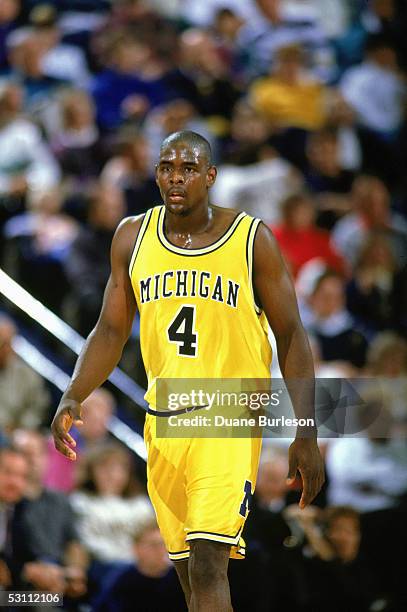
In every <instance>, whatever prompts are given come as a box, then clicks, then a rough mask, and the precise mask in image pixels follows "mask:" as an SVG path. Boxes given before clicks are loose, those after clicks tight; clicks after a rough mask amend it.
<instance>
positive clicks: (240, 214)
mask: <svg viewBox="0 0 407 612" xmlns="http://www.w3.org/2000/svg"><path fill="white" fill-rule="evenodd" d="M211 206H212V208H213V209H214V210H215V213H216V216H217V218H218V223H219V224H224V225H226V226H230V225H232V224H233V222H234V221H235V220H236V219H237V218H247V219H253V217H251V216H250V215H249V214H248V213H247V212H245V211H244V210H238V209H236V208H225V207H223V206H216V205H215V204H211Z"/></svg>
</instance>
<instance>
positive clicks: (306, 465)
mask: <svg viewBox="0 0 407 612" xmlns="http://www.w3.org/2000/svg"><path fill="white" fill-rule="evenodd" d="M297 471H298V472H299V473H300V474H301V478H302V495H301V499H300V503H299V506H300V508H305V507H306V506H308V504H310V503H311V502H312V500H313V499H314V498H315V497H316V496H317V495H318V493H319V492H320V490H321V488H322V485H323V484H324V481H325V470H324V462H323V459H322V457H321V453H320V452H319V448H318V444H317V441H316V438H296V439H295V440H294V442H293V443H292V444H291V445H290V448H289V451H288V476H287V483H288V484H292V483H293V482H294V480H295V478H296V475H297Z"/></svg>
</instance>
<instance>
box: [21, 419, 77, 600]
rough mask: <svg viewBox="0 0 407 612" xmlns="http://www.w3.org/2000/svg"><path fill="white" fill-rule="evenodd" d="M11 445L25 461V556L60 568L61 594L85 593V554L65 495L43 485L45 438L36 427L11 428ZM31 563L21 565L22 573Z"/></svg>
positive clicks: (28, 569)
mask: <svg viewBox="0 0 407 612" xmlns="http://www.w3.org/2000/svg"><path fill="white" fill-rule="evenodd" d="M13 441H14V444H15V447H16V448H17V449H18V450H19V451H21V452H22V453H23V454H24V455H25V457H26V458H27V462H28V465H29V472H28V481H27V488H26V491H25V496H26V498H27V499H26V502H25V504H24V507H23V509H22V511H21V514H20V529H21V530H22V534H23V535H24V546H25V548H26V556H27V558H29V557H30V556H33V557H34V558H35V559H37V560H41V561H43V562H46V563H47V564H54V567H55V569H57V568H58V569H59V570H60V579H61V583H62V592H63V593H64V595H65V597H70V598H78V597H81V596H83V595H84V594H85V593H86V588H87V587H86V567H87V563H88V557H87V554H86V552H85V550H84V548H83V547H82V545H81V544H80V543H79V541H78V535H77V532H76V529H75V517H74V514H73V511H72V508H71V506H70V504H69V501H68V499H67V498H66V497H65V496H64V495H62V494H60V493H57V492H56V491H50V490H47V489H45V488H44V486H43V484H42V482H43V479H44V474H45V471H46V469H47V443H46V438H45V437H44V436H43V435H42V434H41V433H39V432H37V431H29V430H23V429H17V430H15V431H14V432H13ZM30 572H33V568H32V564H31V563H28V564H27V566H24V567H23V573H24V575H25V576H26V577H28V576H29V575H30Z"/></svg>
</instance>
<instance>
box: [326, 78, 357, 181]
mask: <svg viewBox="0 0 407 612" xmlns="http://www.w3.org/2000/svg"><path fill="white" fill-rule="evenodd" d="M326 127H327V128H330V129H332V130H335V131H336V134H337V139H338V164H339V165H340V167H341V168H343V169H344V170H348V171H353V172H355V171H357V170H360V167H361V165H362V161H363V159H362V148H361V143H360V138H359V133H358V127H357V124H356V116H355V113H354V111H353V110H352V108H351V107H350V106H349V104H348V103H347V102H346V101H345V100H344V98H343V96H342V95H341V94H340V92H339V91H337V90H334V91H331V92H330V95H329V99H328V110H327V118H326Z"/></svg>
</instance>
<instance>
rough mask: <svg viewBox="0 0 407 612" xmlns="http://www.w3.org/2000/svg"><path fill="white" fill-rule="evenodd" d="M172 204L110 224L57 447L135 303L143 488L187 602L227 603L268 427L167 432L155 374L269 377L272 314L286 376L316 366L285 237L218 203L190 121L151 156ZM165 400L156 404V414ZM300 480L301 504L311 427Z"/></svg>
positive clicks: (209, 607) (309, 480) (309, 468)
mask: <svg viewBox="0 0 407 612" xmlns="http://www.w3.org/2000/svg"><path fill="white" fill-rule="evenodd" d="M156 178H157V183H158V186H159V188H160V191H161V195H162V198H163V201H164V206H156V207H155V208H152V209H150V210H149V211H148V212H147V213H146V214H145V215H144V216H142V217H131V218H128V219H124V220H123V221H122V223H121V224H120V225H119V227H118V229H117V231H116V234H115V236H114V238H113V242H112V249H111V264H112V270H111V276H110V279H109V281H108V284H107V287H106V291H105V296H104V301H103V306H102V310H101V314H100V317H99V320H98V322H97V324H96V327H95V328H94V330H93V331H92V332H91V334H90V335H89V337H88V339H87V341H86V344H85V346H84V348H83V350H82V352H81V354H80V356H79V359H78V362H77V364H76V367H75V370H74V373H73V376H72V379H71V382H70V384H69V386H68V389H67V390H66V392H65V393H64V395H63V398H62V400H61V403H60V405H59V407H58V410H57V412H56V415H55V418H54V421H53V424H52V432H53V435H54V440H55V445H56V448H57V449H58V450H59V451H60V452H61V453H63V454H64V455H66V456H67V457H69V458H70V459H75V451H74V450H73V447H74V446H75V441H74V439H73V438H72V436H71V435H70V434H69V433H68V432H69V429H70V427H71V426H72V424H73V423H75V424H81V422H82V421H81V402H83V401H84V400H85V398H86V397H88V395H89V394H90V393H91V392H92V391H93V390H94V389H95V388H97V387H98V386H99V385H101V384H102V383H103V382H104V381H105V380H106V378H107V377H108V376H109V374H110V372H111V371H112V370H113V368H114V367H115V366H116V365H117V363H118V361H119V359H120V356H121V354H122V350H123V346H124V344H125V342H126V341H127V339H128V337H129V334H130V331H131V327H132V322H133V319H134V316H135V313H136V308H137V309H138V310H139V313H140V326H141V327H140V339H141V348H142V354H143V360H144V364H145V368H146V371H147V375H148V391H147V394H146V399H147V401H148V403H149V406H150V411H149V412H150V414H148V415H147V417H146V424H145V432H144V433H145V441H146V446H147V451H148V460H147V473H148V492H149V495H150V498H151V501H152V503H153V505H154V507H155V510H156V514H157V519H158V523H159V526H160V529H161V532H162V535H163V538H164V540H165V543H166V546H167V549H168V552H169V556H170V558H171V559H172V560H173V561H174V562H175V566H176V569H177V572H178V575H179V578H180V581H181V584H182V588H183V590H184V593H185V597H186V600H187V603H188V606H189V609H190V610H193V611H194V612H198V611H199V612H201V611H202V612H215V611H216V612H228V611H230V610H232V608H231V602H230V592H229V585H228V580H227V566H228V560H229V557H239V555H240V556H241V555H243V554H244V543H243V541H242V539H241V533H242V528H243V525H244V522H245V519H246V515H247V512H248V505H249V501H250V498H251V496H252V494H253V491H254V487H255V482H256V475H257V468H258V462H259V454H260V446H261V440H260V439H259V438H240V439H238V438H235V439H233V438H227V439H216V438H215V439H213V438H192V439H190V438H185V439H184V438H182V439H176V438H172V439H171V438H168V437H167V438H159V437H157V435H156V422H157V420H158V419H162V418H165V417H163V416H162V414H161V413H160V411H159V410H158V408H159V407H157V401H156V383H157V379H159V378H184V379H191V378H197V377H199V378H218V379H222V378H244V379H249V378H253V379H255V378H256V379H259V378H269V376H270V362H271V348H270V345H269V342H268V337H267V321H268V323H269V324H270V325H271V327H272V329H273V331H274V334H275V336H276V340H277V347H278V355H279V361H280V365H281V370H282V373H283V376H284V378H285V380H286V381H287V380H290V379H304V380H308V381H309V380H310V379H313V376H314V372H313V363H312V357H311V352H310V349H309V346H308V342H307V338H306V335H305V332H304V329H303V327H302V325H301V321H300V319H299V314H298V309H297V303H296V298H295V294H294V290H293V287H292V284H291V281H290V278H289V276H288V274H287V271H286V269H285V267H284V264H283V262H282V259H281V256H280V252H279V249H278V247H277V245H276V242H275V240H274V238H273V236H272V234H271V232H270V231H269V230H268V229H267V227H266V226H265V225H264V224H263V223H261V221H260V220H258V219H253V218H251V217H249V216H248V215H246V214H245V213H239V212H236V211H235V210H228V209H223V208H219V207H217V206H214V205H212V204H210V203H209V197H208V190H209V189H210V187H211V186H212V185H213V184H214V182H215V179H216V168H215V167H214V166H213V165H212V162H211V151H210V146H209V143H208V142H207V141H206V140H205V139H204V138H202V137H201V136H199V135H198V134H195V133H194V132H189V131H184V132H178V133H175V134H172V135H170V136H169V137H168V138H166V140H164V142H163V144H162V146H161V151H160V159H159V163H158V165H157V168H156ZM309 388H310V387H309V385H305V386H304V388H299V387H298V385H297V388H293V389H292V390H291V392H290V394H291V397H292V401H293V406H294V410H295V412H296V414H297V415H301V416H304V415H305V414H312V411H313V396H312V393H311V392H310V390H309ZM157 413H158V414H159V416H157ZM297 470H298V471H299V472H300V474H301V476H302V481H303V492H302V497H301V500H300V506H301V507H304V506H306V505H307V504H309V503H310V502H311V501H312V499H313V498H314V497H315V495H316V494H317V493H318V491H319V490H320V488H321V486H322V484H323V480H324V475H323V463H322V459H321V456H320V454H319V450H318V446H317V442H316V436H311V437H304V436H303V435H301V431H297V437H296V439H295V440H294V442H293V443H292V444H291V446H290V450H289V475H288V476H289V479H290V480H291V481H293V480H294V478H295V476H296V474H297Z"/></svg>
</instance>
